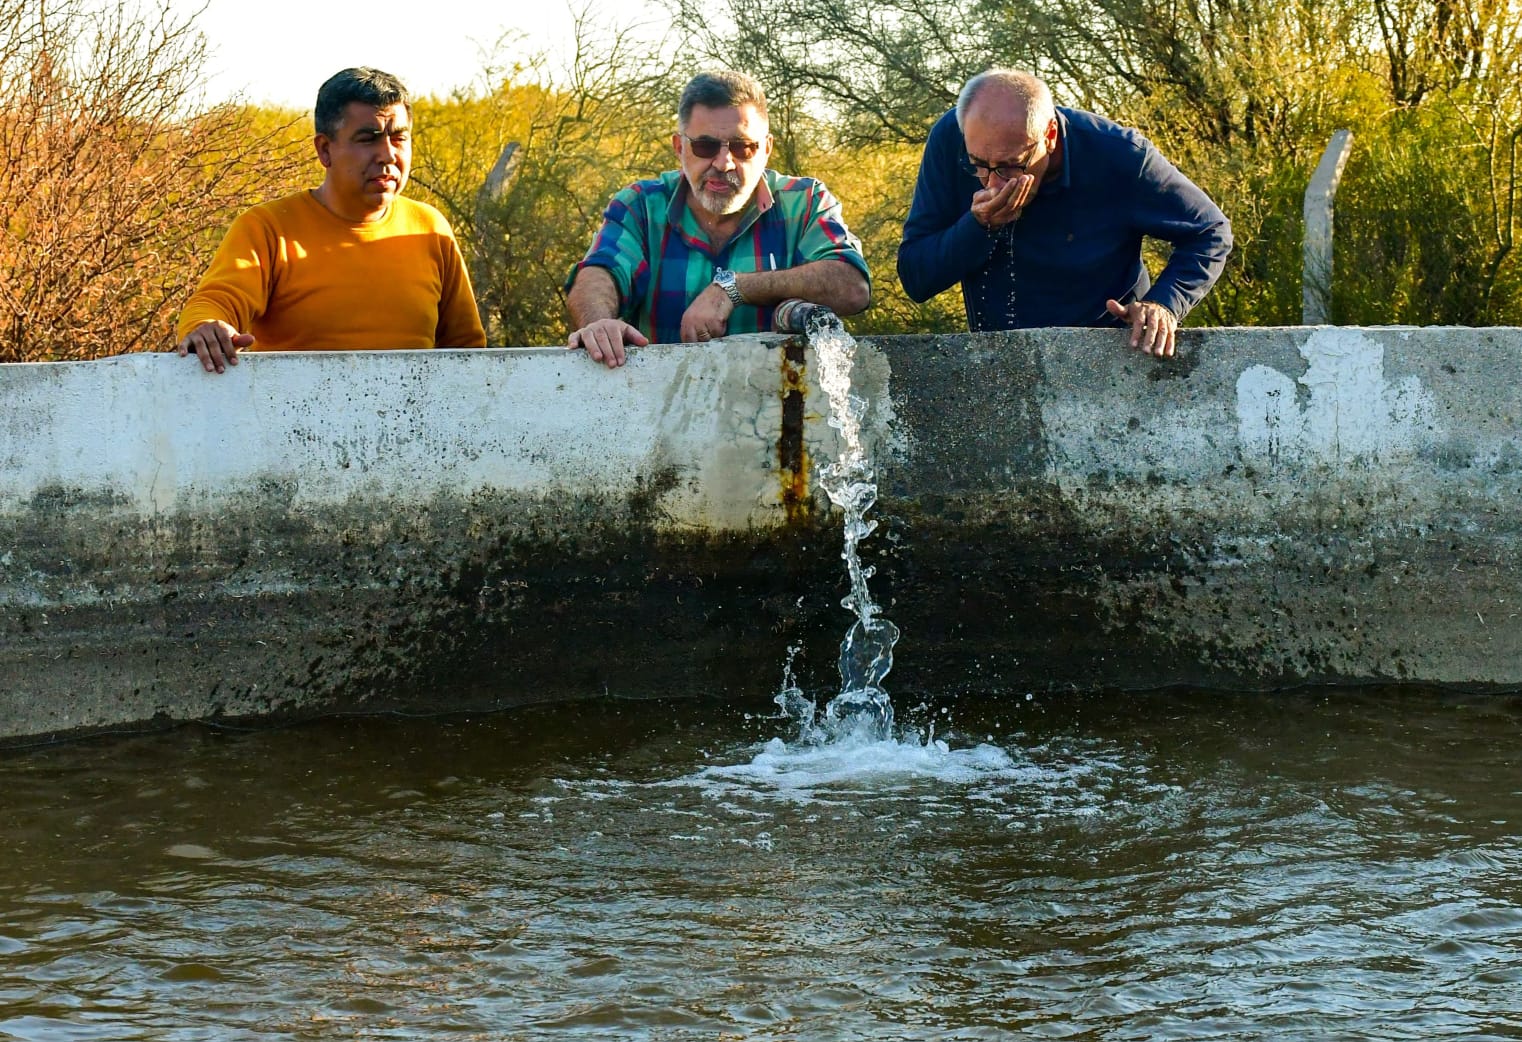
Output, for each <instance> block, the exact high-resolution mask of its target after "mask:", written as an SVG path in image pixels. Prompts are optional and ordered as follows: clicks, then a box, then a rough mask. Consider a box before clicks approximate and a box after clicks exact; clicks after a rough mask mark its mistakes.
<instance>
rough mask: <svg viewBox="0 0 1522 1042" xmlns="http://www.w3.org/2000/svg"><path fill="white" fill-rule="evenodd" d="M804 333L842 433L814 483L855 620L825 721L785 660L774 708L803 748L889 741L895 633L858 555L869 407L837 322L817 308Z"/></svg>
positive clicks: (870, 487) (871, 482)
mask: <svg viewBox="0 0 1522 1042" xmlns="http://www.w3.org/2000/svg"><path fill="white" fill-rule="evenodd" d="M807 331H808V336H809V344H810V345H811V346H812V347H813V348H814V354H815V357H816V359H817V360H818V366H819V386H820V387H821V388H822V389H823V390H824V393H825V395H826V397H827V398H828V399H829V405H830V419H829V423H830V426H831V427H833V428H835V430H836V431H838V432H839V433H840V440H841V443H842V447H841V451H840V454H839V455H838V456H837V458H836V459H835V461H834V462H833V463H830V464H829V465H828V466H825V467H822V468H821V469H820V472H819V483H820V485H821V487H823V488H824V490H825V492H826V494H828V495H829V497H830V501H831V502H832V503H834V504H835V505H836V506H838V507H839V508H840V509H841V511H842V512H843V513H844V514H845V523H844V533H845V540H844V547H843V548H842V550H841V554H840V556H841V558H842V559H843V560H844V561H845V563H846V574H847V575H848V577H849V578H850V581H851V590H850V592H849V593H848V594H846V596H845V598H844V599H843V600H842V601H841V602H840V603H841V606H842V607H843V608H845V609H846V610H847V611H850V612H852V613H853V614H854V615H855V616H856V618H855V619H854V620H853V621H852V623H851V626H850V628H849V629H848V630H847V631H846V635H845V638H844V639H843V640H842V641H841V644H840V693H839V694H838V695H836V696H835V697H834V698H833V699H831V701H830V703H829V704H828V705H827V706H825V711H824V719H823V722H822V723H816V722H815V713H814V706H813V703H812V702H809V700H808V699H807V698H806V697H805V696H804V695H803V693H802V692H801V691H799V690H798V688H797V686H796V684H795V683H794V682H793V679H792V663H791V659H790V660H789V663H788V669H787V672H786V674H785V675H784V679H783V685H784V686H783V690H782V691H781V692H780V693H779V694H778V695H777V704H778V705H780V706H781V707H782V710H783V712H784V713H786V714H787V715H788V716H789V717H791V718H793V719H795V720H797V721H798V723H799V732H800V735H801V737H802V738H803V739H804V740H805V741H808V742H811V743H815V744H817V743H820V742H825V741H838V740H841V739H846V738H852V739H858V740H862V741H885V740H889V739H891V737H892V734H893V702H892V700H891V699H890V698H889V696H888V692H887V691H886V690H885V689H884V688H883V680H884V678H885V677H887V675H888V671H889V670H890V669H892V668H893V645H894V644H895V643H896V642H897V641H898V636H899V634H898V627H897V626H895V625H894V624H893V623H892V622H890V621H888V620H887V619H885V618H882V617H881V616H880V615H879V612H880V609H879V608H878V606H877V603H876V602H875V601H873V600H872V594H871V591H870V590H869V589H868V587H867V580H868V579H870V578H871V577H872V574H873V571H874V569H873V568H872V566H871V565H864V564H862V562H861V557H860V554H859V553H858V548H859V546H860V543H861V541H862V540H863V539H865V538H867V537H868V536H870V535H871V534H872V533H873V532H874V531H876V530H877V522H876V521H873V520H870V519H868V517H867V511H869V510H870V509H871V508H872V506H873V504H874V503H876V502H877V483H876V480H875V475H874V473H873V470H872V463H871V460H870V459H869V458H868V454H867V451H866V449H865V448H864V446H863V445H862V438H861V431H862V423H863V421H864V420H865V419H866V417H867V414H868V412H869V411H870V409H871V404H872V403H871V402H870V401H869V400H868V399H866V398H864V397H862V396H861V395H858V394H855V393H853V392H852V390H851V372H852V369H853V368H854V367H855V362H856V346H857V345H856V340H855V338H853V337H852V336H851V335H850V334H849V333H847V332H846V331H845V327H844V326H842V325H841V323H840V319H839V318H837V317H836V316H835V314H834V313H833V312H830V311H826V310H823V309H820V310H819V311H816V312H814V313H813V314H811V315H810V316H809V318H808V324H807ZM804 705H807V712H806V713H805V712H803V709H802V707H803V706H804Z"/></svg>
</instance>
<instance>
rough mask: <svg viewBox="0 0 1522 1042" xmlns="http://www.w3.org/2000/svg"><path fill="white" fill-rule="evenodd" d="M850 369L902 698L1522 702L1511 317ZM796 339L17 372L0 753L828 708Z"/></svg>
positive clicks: (829, 522)
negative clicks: (69, 742) (521, 709)
mask: <svg viewBox="0 0 1522 1042" xmlns="http://www.w3.org/2000/svg"><path fill="white" fill-rule="evenodd" d="M1120 336H1121V335H1120V334H1118V333H1114V332H1108V331H1079V330H1055V331H1054V330H1043V331H1027V332H1016V333H1007V334H997V335H980V336H967V335H964V336H945V337H934V338H930V337H884V338H875V339H870V340H868V341H865V342H864V343H863V344H862V345H861V346H860V349H859V357H858V364H857V372H856V389H857V391H858V392H859V393H861V394H863V395H865V396H867V397H868V398H870V399H871V401H872V402H873V403H874V406H875V408H874V411H873V412H872V414H871V415H870V416H869V418H868V423H869V431H868V434H869V438H870V440H871V441H872V443H873V445H874V449H875V452H876V455H877V458H878V459H879V461H880V475H881V476H880V484H881V485H882V498H881V499H880V501H879V503H878V505H877V507H876V508H875V509H874V511H873V516H874V517H877V518H878V519H879V520H881V522H882V528H881V529H880V530H879V532H878V533H877V534H875V535H873V536H872V537H871V538H870V539H868V540H867V541H866V542H865V543H864V544H863V546H864V550H865V552H866V554H867V556H868V557H869V558H871V559H872V562H873V563H874V564H875V565H876V566H877V569H878V571H877V575H876V577H875V578H874V579H873V580H872V589H873V592H874V594H876V595H877V599H878V600H879V601H881V602H883V603H884V604H885V607H886V613H887V615H888V616H889V617H890V618H892V619H893V620H894V621H895V622H897V623H898V625H899V626H900V628H901V629H902V630H903V632H904V637H903V639H902V640H901V641H900V643H899V646H898V649H897V656H896V657H897V664H896V667H895V670H894V672H893V674H892V675H891V676H890V678H889V687H890V689H891V690H892V691H893V692H894V693H895V694H903V695H905V696H906V697H915V696H916V695H918V694H923V693H944V692H955V691H978V692H988V693H994V694H1008V693H1010V692H1016V691H1018V692H1023V691H1029V690H1041V691H1051V690H1067V689H1075V688H1090V687H1095V686H1103V687H1120V688H1134V689H1149V688H1155V687H1160V686H1167V685H1175V684H1188V685H1207V686H1218V687H1223V688H1253V689H1270V688H1276V687H1283V686H1287V685H1300V684H1319V683H1332V682H1337V683H1344V682H1365V681H1367V682H1387V681H1410V682H1421V683H1429V684H1442V685H1450V684H1451V685H1458V686H1464V687H1473V688H1484V689H1497V688H1517V687H1522V624H1519V622H1518V600H1519V598H1522V590H1519V588H1518V586H1519V584H1518V581H1517V580H1518V575H1519V567H1518V566H1519V555H1518V554H1519V522H1522V499H1519V492H1522V488H1519V486H1522V428H1519V424H1522V392H1519V390H1518V387H1517V381H1516V378H1515V373H1516V370H1517V366H1518V362H1519V360H1522V330H1517V329H1441V328H1426V329H1407V328H1390V329H1349V328H1331V327H1317V328H1292V329H1251V330H1249V329H1229V330H1212V331H1208V332H1201V331H1189V332H1187V333H1186V334H1185V335H1184V337H1183V340H1182V344H1181V349H1180V353H1179V356H1178V357H1177V358H1176V359H1173V360H1166V361H1163V360H1155V359H1152V358H1149V357H1146V356H1142V355H1138V354H1136V353H1134V352H1131V351H1129V350H1127V349H1126V348H1125V347H1124V346H1123V343H1122V341H1121V339H1120ZM816 368H817V365H816V359H815V358H814V356H813V350H812V349H808V350H807V351H805V350H804V348H803V345H802V343H801V341H799V340H796V339H794V340H784V339H783V338H780V337H738V338H733V339H730V340H728V341H725V342H723V343H720V344H715V345H712V346H709V347H704V348H699V347H682V346H672V347H655V348H648V349H644V350H641V351H637V352H635V354H634V355H633V358H632V361H631V362H630V364H629V365H628V366H626V367H625V368H623V369H620V370H617V371H612V372H609V371H606V370H603V369H601V368H600V367H597V366H593V365H592V364H591V363H589V362H588V361H587V360H586V359H585V357H583V356H581V355H580V354H568V353H566V352H564V351H561V350H559V349H521V350H489V351H480V352H463V351H460V352H456V351H439V352H374V353H355V354H331V355H249V356H245V358H244V361H243V364H242V365H240V366H238V367H237V368H236V369H234V370H232V371H230V372H229V373H228V374H226V375H224V376H221V377H214V376H209V375H206V374H204V373H203V372H201V370H200V368H199V366H197V365H196V364H195V363H193V362H191V361H189V360H182V359H179V358H176V357H173V356H167V355H158V356H130V357H123V358H116V359H110V360H105V361H100V362H92V363H65V364H54V365H10V366H0V736H4V737H9V738H12V739H15V738H19V737H24V736H35V735H42V734H52V733H66V732H74V731H82V730H91V729H98V728H103V727H111V726H117V725H122V724H129V723H141V722H144V721H151V720H155V719H161V720H180V719H195V718H205V717H216V716H222V717H228V718H244V717H250V716H277V717H290V716H307V715H314V714H318V713H324V712H332V711H350V710H368V709H380V708H404V709H412V710H433V709H448V708H459V709H468V708H482V707H497V706H503V705H511V704H516V703H523V702H528V701H541V700H548V699H564V698H573V697H584V696H600V695H602V694H604V693H611V694H614V695H630V696H645V695H659V694H684V695H707V696H714V697H749V696H764V695H766V694H768V693H769V692H770V691H771V690H773V689H775V687H776V685H777V682H778V680H779V679H780V676H781V668H782V663H783V662H784V660H785V658H786V648H787V647H788V646H789V645H790V644H794V643H798V644H802V645H803V646H804V649H805V650H804V653H803V655H802V657H801V660H800V669H801V674H802V676H801V679H802V680H803V682H804V684H805V687H806V689H810V690H813V691H815V692H817V693H821V694H828V693H830V692H831V691H832V690H833V688H834V687H835V686H836V685H837V684H838V680H837V678H836V677H835V674H834V657H835V656H834V653H835V648H836V645H837V643H838V640H839V637H840V635H841V633H842V632H843V631H844V628H845V625H846V623H847V621H848V616H847V615H846V613H845V612H844V610H843V609H841V608H840V606H839V598H840V596H841V595H842V593H843V592H844V574H843V569H842V565H841V562H840V559H839V551H840V533H839V519H838V515H836V514H835V513H834V512H832V511H831V510H830V509H829V507H828V504H827V501H826V499H825V498H824V496H823V495H822V493H821V492H820V491H819V490H818V488H817V482H816V480H815V468H816V466H817V463H818V462H819V461H820V460H821V459H828V458H829V457H830V456H831V455H832V454H833V452H834V451H835V450H836V444H835V437H836V435H835V432H834V431H833V430H832V429H831V428H830V427H829V426H828V424H827V422H826V419H825V413H826V405H825V402H824V400H823V395H822V394H821V392H820V391H819V389H818V385H817V383H816V382H815V370H816Z"/></svg>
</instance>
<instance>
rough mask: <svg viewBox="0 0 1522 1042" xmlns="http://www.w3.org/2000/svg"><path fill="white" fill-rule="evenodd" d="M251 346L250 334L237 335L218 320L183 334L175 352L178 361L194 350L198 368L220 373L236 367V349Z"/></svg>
mask: <svg viewBox="0 0 1522 1042" xmlns="http://www.w3.org/2000/svg"><path fill="white" fill-rule="evenodd" d="M253 343H254V334H252V333H240V332H238V331H237V330H236V329H234V328H233V327H232V326H230V325H228V324H227V323H226V322H223V321H221V320H220V319H208V320H207V321H205V322H202V323H201V324H200V325H199V326H196V327H195V328H194V329H192V330H191V331H190V332H188V333H186V334H185V337H184V339H182V340H181V341H180V342H179V344H178V345H177V346H176V347H175V350H176V351H178V352H179V355H180V357H181V358H184V357H185V356H186V355H188V354H190V353H191V352H192V351H194V352H195V356H196V357H197V358H199V359H200V360H201V368H202V369H205V370H206V371H207V372H208V373H212V372H216V373H221V372H226V371H227V367H228V366H230V365H237V364H238V349H239V348H243V347H251V346H253Z"/></svg>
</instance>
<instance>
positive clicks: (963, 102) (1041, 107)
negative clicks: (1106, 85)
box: [957, 69, 1057, 141]
mask: <svg viewBox="0 0 1522 1042" xmlns="http://www.w3.org/2000/svg"><path fill="white" fill-rule="evenodd" d="M986 87H996V88H999V89H1002V90H1004V91H1005V92H1007V93H1008V94H1009V96H1010V97H1011V98H1013V99H1014V100H1016V101H1019V102H1021V103H1023V104H1024V105H1025V132H1026V136H1027V137H1029V138H1030V139H1031V140H1032V141H1036V140H1039V139H1040V138H1041V137H1042V136H1044V135H1045V134H1046V128H1047V127H1048V126H1050V125H1051V122H1052V120H1053V119H1055V118H1056V117H1057V107H1056V105H1055V104H1054V103H1053V102H1052V91H1051V88H1049V87H1048V86H1047V85H1046V84H1045V83H1043V82H1041V80H1039V79H1037V78H1036V77H1035V76H1033V75H1031V74H1030V73H1028V72H1021V71H1019V70H1018V69H989V70H988V71H987V72H980V73H978V74H977V75H976V76H974V77H973V78H972V79H970V80H968V81H967V82H966V84H964V85H963V87H962V93H960V94H958V95H957V126H958V127H961V126H963V125H964V124H965V123H966V122H967V110H968V109H969V108H970V107H971V106H972V102H973V99H974V98H976V97H977V96H978V95H979V94H981V93H982V92H983V90H984V88H986Z"/></svg>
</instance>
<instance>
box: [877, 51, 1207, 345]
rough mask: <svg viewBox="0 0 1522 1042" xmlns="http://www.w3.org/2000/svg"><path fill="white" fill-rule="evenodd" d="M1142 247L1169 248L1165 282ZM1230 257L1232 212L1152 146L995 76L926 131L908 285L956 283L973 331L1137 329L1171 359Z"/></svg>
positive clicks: (967, 90)
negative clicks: (1156, 242)
mask: <svg viewBox="0 0 1522 1042" xmlns="http://www.w3.org/2000/svg"><path fill="white" fill-rule="evenodd" d="M1143 236H1152V237H1153V238H1156V239H1162V240H1164V241H1166V242H1169V243H1171V244H1172V246H1173V252H1172V254H1171V255H1170V257H1169V259H1168V263H1167V265H1166V266H1165V267H1164V268H1163V270H1162V273H1161V274H1160V275H1159V276H1158V279H1157V282H1156V283H1154V282H1152V280H1151V277H1150V276H1149V275H1148V273H1147V268H1146V265H1144V264H1143V263H1142V259H1141V243H1142V237H1143ZM1230 253H1231V223H1230V222H1229V221H1227V219H1226V215H1225V214H1223V213H1222V212H1221V210H1220V208H1219V207H1218V206H1216V205H1215V203H1213V202H1211V201H1210V199H1209V197H1208V196H1206V195H1205V193H1204V192H1202V191H1201V190H1200V189H1199V188H1198V187H1197V186H1196V185H1195V184H1194V183H1193V182H1191V181H1190V180H1189V179H1188V178H1187V177H1185V176H1184V175H1183V174H1181V173H1179V171H1178V168H1176V167H1175V166H1174V165H1173V164H1172V163H1170V162H1168V160H1166V159H1164V158H1163V155H1162V153H1160V152H1159V151H1158V150H1157V149H1156V148H1154V147H1153V146H1152V144H1151V142H1149V141H1148V140H1147V139H1146V138H1144V137H1142V136H1141V135H1140V134H1139V133H1137V132H1136V131H1134V130H1130V129H1127V128H1126V127H1122V126H1120V125H1119V124H1117V123H1112V122H1111V121H1109V120H1107V119H1104V118H1102V117H1100V116H1096V115H1094V114H1092V113H1089V112H1082V111H1079V110H1077V109H1068V108H1056V107H1055V106H1054V105H1053V104H1052V94H1051V91H1050V90H1049V89H1048V88H1047V86H1046V84H1044V83H1042V82H1041V81H1040V80H1039V79H1037V78H1036V77H1034V76H1032V75H1030V74H1028V73H1023V72H1014V71H1010V70H1003V69H994V70H991V71H989V72H985V73H981V74H979V75H977V76H974V77H973V78H972V79H970V80H968V81H967V85H966V86H965V87H963V88H962V93H961V96H960V97H959V98H958V99H957V106H956V108H955V109H953V110H952V111H950V112H948V113H946V114H945V115H944V116H942V117H941V118H940V120H938V121H937V122H936V124H935V127H934V128H933V129H932V130H931V131H930V138H929V140H928V141H927V142H926V143H925V156H924V159H923V160H922V161H921V163H920V173H919V180H918V182H917V183H916V184H915V186H914V203H913V205H912V206H911V207H910V209H909V217H908V220H906V221H905V222H904V240H903V242H902V243H901V244H900V245H899V248H898V277H899V280H900V281H901V282H902V283H903V284H904V289H905V290H906V291H907V292H908V294H909V296H910V297H912V298H913V299H914V300H917V301H925V300H929V299H930V298H931V297H933V296H935V295H936V294H937V293H940V292H941V291H942V290H945V289H949V288H950V287H951V286H952V285H954V284H956V283H958V282H960V283H961V284H962V299H963V302H964V303H965V304H966V307H967V323H968V326H969V327H970V328H971V329H973V330H975V331H976V330H986V329H1018V328H1028V327H1034V326H1115V327H1129V328H1130V330H1131V346H1132V347H1139V348H1141V349H1142V350H1143V351H1146V352H1148V353H1150V354H1155V355H1159V356H1162V355H1172V354H1173V351H1174V337H1175V331H1176V330H1177V328H1178V324H1179V322H1180V321H1181V320H1182V319H1183V317H1184V316H1185V315H1186V314H1188V313H1189V309H1190V308H1192V307H1194V305H1196V304H1198V303H1199V302H1200V300H1201V298H1203V297H1204V296H1205V294H1206V292H1207V291H1209V289H1210V287H1211V286H1213V285H1214V284H1215V281H1216V279H1217V278H1219V277H1220V274H1221V269H1222V268H1223V267H1224V266H1225V264H1226V257H1227V255H1228V254H1230Z"/></svg>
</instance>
